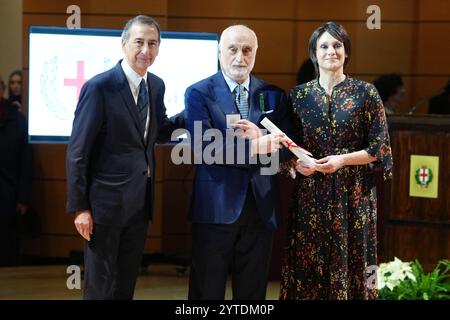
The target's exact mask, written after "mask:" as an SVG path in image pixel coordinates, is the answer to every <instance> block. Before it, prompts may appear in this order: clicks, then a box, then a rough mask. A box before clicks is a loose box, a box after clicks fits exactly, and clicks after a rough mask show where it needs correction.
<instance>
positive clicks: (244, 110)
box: [235, 84, 248, 119]
mask: <svg viewBox="0 0 450 320" xmlns="http://www.w3.org/2000/svg"><path fill="white" fill-rule="evenodd" d="M235 90H236V105H237V107H238V109H239V112H240V113H241V117H242V119H247V118H248V98H247V91H246V90H245V87H244V86H243V85H241V84H239V85H238V86H237V87H236V89H235Z"/></svg>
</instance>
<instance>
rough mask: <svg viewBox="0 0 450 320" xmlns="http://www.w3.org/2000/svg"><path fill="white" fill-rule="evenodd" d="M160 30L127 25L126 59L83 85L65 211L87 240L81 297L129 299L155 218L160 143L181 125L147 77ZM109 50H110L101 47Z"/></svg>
mask: <svg viewBox="0 0 450 320" xmlns="http://www.w3.org/2000/svg"><path fill="white" fill-rule="evenodd" d="M160 42H161V38H160V27H159V25H158V23H157V22H156V21H155V20H154V19H152V18H150V17H147V16H137V17H134V18H133V19H131V20H130V21H128V22H127V24H126V25H125V27H124V30H123V32H122V48H123V52H124V57H125V58H124V59H123V60H120V61H119V63H118V64H117V65H116V66H115V67H114V68H112V69H111V70H109V71H106V72H104V73H102V74H99V75H97V76H95V77H93V78H92V79H91V80H89V81H88V82H86V84H85V85H84V86H83V88H82V90H81V93H80V98H79V102H78V105H77V108H76V111H75V119H74V122H73V129H72V135H71V137H70V141H69V146H68V150H67V189H68V190H67V192H68V199H67V211H68V212H73V213H75V226H76V228H77V230H78V232H79V233H80V234H81V235H82V236H83V238H84V239H86V240H87V241H86V244H85V252H84V257H85V283H84V299H132V298H133V293H134V288H135V283H136V278H137V275H138V271H139V266H140V261H141V259H142V254H143V251H144V243H145V238H146V234H147V227H148V221H149V218H151V212H152V210H153V199H154V188H153V186H154V181H155V179H154V178H155V157H154V145H155V142H156V141H157V140H164V139H168V138H169V137H170V133H171V132H172V130H173V129H175V128H178V127H180V126H181V125H182V123H183V118H182V116H179V115H177V116H175V117H174V118H173V119H170V120H169V119H168V118H167V116H166V109H165V106H164V91H165V86H164V82H163V81H162V80H161V79H160V78H158V77H157V76H155V75H154V74H151V73H149V72H147V69H148V68H149V67H150V66H151V65H152V63H153V62H154V61H155V58H156V56H157V55H158V50H159V45H160ZM104 50H108V48H104Z"/></svg>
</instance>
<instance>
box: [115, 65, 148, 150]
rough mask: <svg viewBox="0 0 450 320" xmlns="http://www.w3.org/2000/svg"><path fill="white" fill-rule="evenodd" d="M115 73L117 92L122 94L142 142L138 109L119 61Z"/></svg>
mask: <svg viewBox="0 0 450 320" xmlns="http://www.w3.org/2000/svg"><path fill="white" fill-rule="evenodd" d="M115 74H116V79H117V82H118V84H119V92H120V95H121V96H122V99H123V101H124V102H125V105H126V107H127V109H128V112H129V113H130V115H131V117H132V118H133V122H134V126H135V128H136V130H137V131H138V134H139V136H140V137H141V140H142V143H144V139H143V135H142V130H143V129H142V128H141V124H140V121H139V115H138V110H137V107H136V103H135V102H134V98H133V94H132V93H131V90H130V84H129V83H128V80H127V77H126V76H125V73H124V72H123V70H122V67H121V65H120V61H119V63H118V64H117V65H116V68H115Z"/></svg>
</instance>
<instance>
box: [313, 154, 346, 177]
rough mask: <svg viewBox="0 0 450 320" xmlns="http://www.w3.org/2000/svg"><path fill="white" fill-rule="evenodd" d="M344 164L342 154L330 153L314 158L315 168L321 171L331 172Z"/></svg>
mask: <svg viewBox="0 0 450 320" xmlns="http://www.w3.org/2000/svg"><path fill="white" fill-rule="evenodd" d="M344 165H345V160H344V157H343V155H332V156H327V157H325V158H322V159H319V160H316V166H315V167H316V170H317V171H319V172H322V173H333V172H335V171H337V170H339V169H340V168H342V167H343V166H344Z"/></svg>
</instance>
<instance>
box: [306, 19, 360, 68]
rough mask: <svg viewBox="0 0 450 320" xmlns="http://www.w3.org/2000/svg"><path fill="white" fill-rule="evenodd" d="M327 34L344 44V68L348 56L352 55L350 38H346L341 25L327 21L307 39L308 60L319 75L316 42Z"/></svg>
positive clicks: (348, 58) (346, 34)
mask: <svg viewBox="0 0 450 320" xmlns="http://www.w3.org/2000/svg"><path fill="white" fill-rule="evenodd" d="M325 32H328V33H329V34H330V35H331V36H332V37H333V38H335V39H337V40H339V41H341V42H342V43H343V44H344V50H345V55H346V57H345V61H344V68H345V67H346V66H347V64H348V62H349V61H350V55H351V53H352V43H351V42H350V37H349V36H348V33H347V31H346V30H345V29H344V27H343V26H342V25H340V24H339V23H337V22H334V21H328V22H326V23H324V24H323V25H321V26H320V27H318V28H317V29H316V30H314V32H313V33H312V35H311V38H309V45H308V49H309V58H310V59H311V61H312V62H313V63H314V68H315V69H316V73H317V74H319V64H318V63H317V56H316V49H317V40H319V38H320V37H321V36H322V34H324V33H325Z"/></svg>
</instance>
